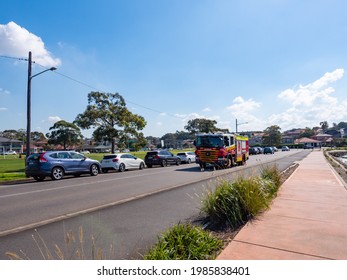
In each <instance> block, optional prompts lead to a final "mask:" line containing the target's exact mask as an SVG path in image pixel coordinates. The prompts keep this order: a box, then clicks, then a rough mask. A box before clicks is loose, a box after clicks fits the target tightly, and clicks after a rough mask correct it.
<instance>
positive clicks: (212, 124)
mask: <svg viewBox="0 0 347 280" xmlns="http://www.w3.org/2000/svg"><path fill="white" fill-rule="evenodd" d="M216 124H217V121H215V120H208V119H194V120H189V121H188V123H187V125H186V126H185V127H184V129H186V130H188V131H189V132H190V133H191V134H196V133H214V132H217V131H221V129H219V128H217V127H216Z"/></svg>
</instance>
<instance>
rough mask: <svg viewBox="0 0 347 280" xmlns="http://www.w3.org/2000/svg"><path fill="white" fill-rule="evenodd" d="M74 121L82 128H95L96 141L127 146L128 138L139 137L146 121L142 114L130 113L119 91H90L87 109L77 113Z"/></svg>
mask: <svg viewBox="0 0 347 280" xmlns="http://www.w3.org/2000/svg"><path fill="white" fill-rule="evenodd" d="M75 123H76V124H77V125H78V126H79V127H81V128H82V129H89V128H92V127H93V128H96V129H95V130H94V132H93V137H94V138H95V139H96V140H97V141H102V140H107V141H111V143H112V153H114V151H115V141H116V139H117V140H118V145H119V146H125V147H126V146H127V143H128V141H129V139H131V138H135V139H140V138H141V134H139V132H138V131H139V130H142V129H143V128H144V127H145V126H146V121H145V119H144V118H143V117H142V116H139V115H136V114H133V113H131V112H130V111H129V110H128V108H127V107H126V103H125V100H124V98H123V97H122V96H121V95H120V94H119V93H102V92H91V93H89V94H88V105H87V109H86V110H85V111H84V112H83V113H82V114H78V115H77V117H76V119H75Z"/></svg>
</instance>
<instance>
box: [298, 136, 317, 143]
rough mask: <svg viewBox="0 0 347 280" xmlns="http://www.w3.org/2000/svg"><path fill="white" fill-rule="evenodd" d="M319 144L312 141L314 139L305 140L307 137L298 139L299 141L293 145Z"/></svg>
mask: <svg viewBox="0 0 347 280" xmlns="http://www.w3.org/2000/svg"><path fill="white" fill-rule="evenodd" d="M320 142H321V141H318V140H314V139H311V138H307V137H304V138H300V139H297V140H295V144H304V143H320Z"/></svg>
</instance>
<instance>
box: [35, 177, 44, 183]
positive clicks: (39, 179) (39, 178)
mask: <svg viewBox="0 0 347 280" xmlns="http://www.w3.org/2000/svg"><path fill="white" fill-rule="evenodd" d="M45 178H46V177H45V176H34V179H35V180H36V181H38V182H40V181H43V180H44V179H45Z"/></svg>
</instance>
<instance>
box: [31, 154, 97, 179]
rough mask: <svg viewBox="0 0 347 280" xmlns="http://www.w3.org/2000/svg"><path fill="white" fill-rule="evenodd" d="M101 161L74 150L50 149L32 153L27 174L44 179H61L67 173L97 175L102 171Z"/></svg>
mask: <svg viewBox="0 0 347 280" xmlns="http://www.w3.org/2000/svg"><path fill="white" fill-rule="evenodd" d="M100 170H101V166H100V162H98V161H97V160H93V159H90V158H87V157H86V156H84V155H82V154H80V153H76V152H72V151H50V152H44V153H37V154H32V155H30V156H29V157H28V159H27V160H26V167H25V174H26V175H27V176H28V177H34V179H35V180H36V181H42V180H44V179H45V178H46V177H47V176H49V177H51V178H52V180H60V179H62V178H63V177H64V175H65V174H72V175H75V176H79V175H81V174H83V173H89V174H90V175H92V176H96V175H98V174H99V173H100Z"/></svg>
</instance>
